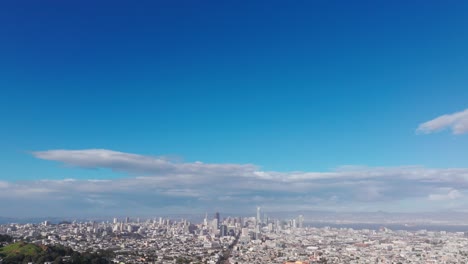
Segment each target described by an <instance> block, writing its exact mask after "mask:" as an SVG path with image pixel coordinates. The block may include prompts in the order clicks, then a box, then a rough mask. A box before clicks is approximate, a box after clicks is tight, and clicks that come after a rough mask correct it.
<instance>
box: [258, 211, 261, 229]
mask: <svg viewBox="0 0 468 264" xmlns="http://www.w3.org/2000/svg"><path fill="white" fill-rule="evenodd" d="M260 221H261V219H260V207H257V224H258V225H259V224H260Z"/></svg>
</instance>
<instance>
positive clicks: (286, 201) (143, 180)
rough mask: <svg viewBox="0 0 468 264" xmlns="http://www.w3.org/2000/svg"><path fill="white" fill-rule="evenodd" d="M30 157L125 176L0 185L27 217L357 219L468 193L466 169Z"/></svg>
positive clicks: (51, 153) (97, 153)
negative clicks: (51, 213)
mask: <svg viewBox="0 0 468 264" xmlns="http://www.w3.org/2000/svg"><path fill="white" fill-rule="evenodd" d="M33 155H34V156H35V157H37V158H39V159H45V160H52V161H57V162H61V163H63V164H66V165H67V166H76V167H80V168H105V169H112V170H116V171H119V172H123V173H124V174H126V176H124V177H120V178H114V179H69V177H68V176H67V175H64V179H63V180H47V179H43V180H39V181H21V182H0V189H2V188H3V189H8V192H3V191H2V192H0V198H1V199H3V200H8V201H9V202H8V203H7V204H8V205H11V208H10V209H8V207H6V208H5V211H8V210H10V211H13V210H17V208H18V205H20V204H23V203H24V204H26V205H25V207H22V208H23V209H25V208H26V207H27V206H30V207H33V208H30V209H28V210H30V211H31V212H33V211H34V210H36V209H37V208H41V207H45V206H47V208H54V209H55V210H56V211H57V212H62V213H63V214H78V213H81V212H82V210H83V208H86V212H87V213H88V214H104V213H107V214H111V213H116V212H117V213H118V212H119V211H125V212H129V213H131V212H135V213H138V212H140V213H141V212H153V211H154V212H156V211H157V212H161V211H165V212H167V211H168V210H182V211H187V210H188V211H190V210H192V211H197V210H199V211H201V212H203V211H206V210H213V209H214V208H219V209H223V210H229V211H231V212H236V211H243V210H244V208H245V207H251V206H252V204H261V205H262V206H263V207H264V208H275V210H277V209H278V208H283V209H284V210H296V209H300V208H309V209H313V208H315V209H319V210H322V209H334V210H340V209H342V208H348V210H351V211H352V210H358V209H359V208H368V209H374V210H379V209H383V210H385V208H382V206H385V204H386V205H388V206H391V204H394V203H395V202H399V203H400V202H403V203H404V202H405V201H411V200H415V199H416V200H418V201H420V202H419V203H427V204H420V206H421V208H434V210H436V209H441V208H435V207H433V206H432V205H431V204H430V203H431V202H432V201H436V200H437V201H441V200H444V199H445V200H453V199H457V200H461V201H462V200H463V199H466V197H465V196H463V195H462V194H463V192H466V191H468V168H446V169H431V168H426V167H421V166H402V167H365V166H343V167H340V168H337V169H336V170H332V171H325V172H301V171H292V172H276V171H265V170H262V169H261V168H260V167H259V166H255V165H252V164H206V163H201V162H180V161H178V162H176V161H170V160H167V159H164V158H160V157H154V156H145V155H137V154H131V153H124V152H117V151H111V150H105V149H89V150H48V151H38V152H33ZM26 201H29V202H30V203H29V204H28V203H26ZM461 204H463V203H461ZM465 204H468V203H465ZM14 205H16V206H14ZM418 206H419V205H418ZM431 206H432V207H431ZM438 206H442V207H443V206H444V203H438ZM15 208H16V209H15ZM417 209H418V208H411V210H417ZM452 209H453V208H452ZM461 209H468V208H461Z"/></svg>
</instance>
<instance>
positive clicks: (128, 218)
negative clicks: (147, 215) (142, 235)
mask: <svg viewBox="0 0 468 264" xmlns="http://www.w3.org/2000/svg"><path fill="white" fill-rule="evenodd" d="M129 222H130V217H128V216H127V217H125V223H126V224H128V223H129Z"/></svg>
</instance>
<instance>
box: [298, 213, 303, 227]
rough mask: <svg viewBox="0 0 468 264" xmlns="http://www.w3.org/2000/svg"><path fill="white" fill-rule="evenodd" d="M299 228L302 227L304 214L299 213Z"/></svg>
mask: <svg viewBox="0 0 468 264" xmlns="http://www.w3.org/2000/svg"><path fill="white" fill-rule="evenodd" d="M298 220H299V228H302V226H303V224H304V216H302V215H299V219H298Z"/></svg>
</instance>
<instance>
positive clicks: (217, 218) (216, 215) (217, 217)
mask: <svg viewBox="0 0 468 264" xmlns="http://www.w3.org/2000/svg"><path fill="white" fill-rule="evenodd" d="M215 219H216V220H217V221H218V226H217V229H219V226H220V225H221V222H220V219H219V212H216V214H215Z"/></svg>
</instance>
